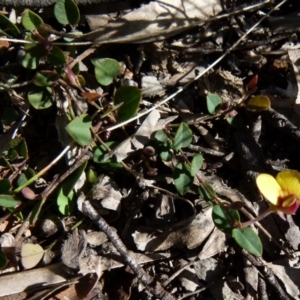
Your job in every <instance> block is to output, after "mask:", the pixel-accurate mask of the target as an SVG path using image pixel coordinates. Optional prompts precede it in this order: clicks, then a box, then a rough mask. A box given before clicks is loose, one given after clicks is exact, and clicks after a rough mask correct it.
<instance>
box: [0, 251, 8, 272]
mask: <svg viewBox="0 0 300 300" xmlns="http://www.w3.org/2000/svg"><path fill="white" fill-rule="evenodd" d="M6 265H7V259H6V256H5V255H4V253H3V251H2V250H1V249H0V270H2V269H4V268H5V267H6Z"/></svg>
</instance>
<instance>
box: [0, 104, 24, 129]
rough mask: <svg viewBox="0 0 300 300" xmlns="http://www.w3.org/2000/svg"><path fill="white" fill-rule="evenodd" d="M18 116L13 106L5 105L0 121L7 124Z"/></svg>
mask: <svg viewBox="0 0 300 300" xmlns="http://www.w3.org/2000/svg"><path fill="white" fill-rule="evenodd" d="M18 118H19V114H18V113H17V112H16V110H15V109H14V108H13V107H7V108H6V109H4V111H3V114H2V115H1V119H0V121H1V123H2V124H5V125H8V124H10V123H12V122H14V121H17V120H18Z"/></svg>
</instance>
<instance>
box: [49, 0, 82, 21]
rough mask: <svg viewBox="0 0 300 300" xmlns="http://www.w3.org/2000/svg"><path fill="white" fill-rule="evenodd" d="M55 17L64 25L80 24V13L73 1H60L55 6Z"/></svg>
mask: <svg viewBox="0 0 300 300" xmlns="http://www.w3.org/2000/svg"><path fill="white" fill-rule="evenodd" d="M54 15H55V18H56V19H57V21H58V22H59V23H60V24H62V25H67V24H71V25H76V24H78V23H79V19H80V12H79V9H78V7H77V5H76V3H75V2H74V1H73V0H58V1H57V2H56V3H55V5H54Z"/></svg>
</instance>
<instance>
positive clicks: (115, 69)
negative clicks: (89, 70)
mask: <svg viewBox="0 0 300 300" xmlns="http://www.w3.org/2000/svg"><path fill="white" fill-rule="evenodd" d="M92 62H93V63H94V65H95V76H96V79H97V81H98V82H99V83H100V84H102V85H105V86H106V85H110V84H111V83H112V82H113V80H114V78H115V77H116V76H118V75H119V74H120V71H121V68H120V64H119V63H118V62H117V61H116V60H115V59H111V58H103V59H98V60H93V61H92Z"/></svg>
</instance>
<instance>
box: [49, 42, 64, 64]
mask: <svg viewBox="0 0 300 300" xmlns="http://www.w3.org/2000/svg"><path fill="white" fill-rule="evenodd" d="M47 61H48V62H49V63H50V64H51V65H54V66H61V65H63V64H65V63H66V56H65V54H64V53H63V52H62V51H61V49H60V48H58V47H56V46H53V47H52V49H51V51H50V53H49V54H48V56H47Z"/></svg>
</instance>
